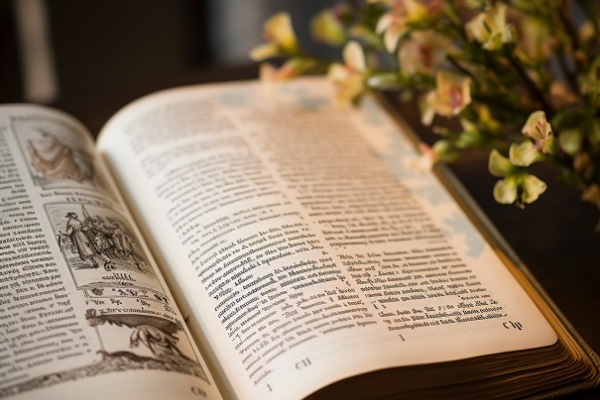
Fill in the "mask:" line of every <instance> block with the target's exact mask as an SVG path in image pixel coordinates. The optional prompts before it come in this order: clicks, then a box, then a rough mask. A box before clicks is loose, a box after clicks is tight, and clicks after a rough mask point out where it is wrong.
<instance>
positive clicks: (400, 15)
mask: <svg viewBox="0 0 600 400" xmlns="http://www.w3.org/2000/svg"><path fill="white" fill-rule="evenodd" d="M370 2H371V3H385V4H387V5H388V7H389V11H388V12H387V13H385V14H383V15H382V16H381V18H380V19H379V21H377V26H376V28H375V30H376V32H377V33H379V34H383V43H384V46H385V48H386V50H387V51H389V52H390V53H393V52H395V51H396V47H397V46H398V41H399V40H400V38H401V37H402V36H404V35H405V34H406V32H408V30H409V28H410V24H414V23H418V22H420V21H423V20H425V19H426V18H428V17H429V13H428V10H427V7H425V6H424V5H423V4H421V3H420V2H418V1H417V0H392V1H390V0H371V1H370Z"/></svg>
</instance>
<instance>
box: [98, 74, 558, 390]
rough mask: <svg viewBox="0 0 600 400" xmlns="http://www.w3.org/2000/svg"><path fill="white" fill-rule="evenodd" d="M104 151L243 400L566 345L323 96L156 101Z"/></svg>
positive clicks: (368, 122)
mask: <svg viewBox="0 0 600 400" xmlns="http://www.w3.org/2000/svg"><path fill="white" fill-rule="evenodd" d="M99 151H100V152H101V153H102V154H103V156H104V157H105V158H106V160H107V161H108V164H109V165H110V168H111V169H112V171H113V172H114V174H115V175H116V176H117V178H118V180H119V182H120V185H121V187H122V190H123V192H124V193H125V196H126V197H127V199H128V201H129V202H130V203H131V204H133V205H134V207H135V209H136V214H137V216H138V217H139V219H140V221H142V222H140V224H141V226H143V228H142V229H143V230H144V233H146V234H147V235H148V240H149V241H150V242H151V243H152V246H153V248H154V249H155V250H156V251H157V254H158V258H159V259H160V260H161V261H162V263H163V264H164V267H165V269H167V270H168V272H167V275H169V276H170V277H171V278H172V279H173V282H174V284H175V285H176V286H177V292H178V293H181V294H182V296H183V300H182V301H183V302H184V303H185V306H184V308H185V309H186V310H188V312H190V314H191V316H192V318H191V319H190V322H191V325H192V327H193V329H194V330H196V331H202V332H203V341H204V340H205V341H206V342H207V343H208V345H209V346H210V348H211V351H213V352H214V358H215V360H216V361H215V363H217V362H218V363H220V365H221V366H222V369H223V373H224V374H225V375H226V376H227V378H228V383H229V386H230V387H229V389H230V390H231V391H232V393H233V394H234V395H236V396H238V397H240V398H244V399H281V398H286V399H295V398H302V397H303V396H305V395H307V394H309V393H310V392H312V391H314V390H316V389H318V388H320V387H322V386H324V385H326V384H328V383H331V382H334V381H337V380H339V379H342V378H344V377H348V376H351V375H354V374H359V373H362V372H365V371H372V370H375V369H379V368H387V367H392V366H400V365H414V364H421V363H431V362H439V361H447V360H455V359H460V358H464V357H474V356H480V355H484V354H491V353H497V352H504V351H511V350H518V349H525V348H530V347H537V346H545V345H549V344H552V343H554V342H555V341H556V336H555V334H554V332H553V331H552V330H551V328H550V327H549V326H548V324H547V323H546V322H545V320H544V319H543V317H542V316H541V315H540V313H539V312H538V310H537V309H536V308H535V306H534V305H533V304H532V302H531V301H530V300H529V299H528V297H527V296H526V294H525V293H524V292H523V291H522V290H521V288H520V287H519V286H518V284H516V282H515V281H514V280H513V278H512V277H511V275H510V274H509V273H508V272H507V270H506V269H505V267H504V266H503V265H502V263H501V262H500V261H499V259H498V258H497V257H496V255H495V253H494V252H493V251H492V249H491V248H490V247H489V246H488V245H487V244H486V243H485V242H484V241H483V239H482V237H481V236H480V235H479V233H478V232H477V231H476V230H475V229H474V227H473V226H472V225H471V224H470V223H469V221H468V220H467V218H466V217H465V215H464V214H463V213H462V212H461V210H460V209H459V208H458V207H457V206H456V204H455V203H454V202H453V201H452V200H451V198H450V196H449V195H448V194H447V193H446V192H445V190H444V189H443V187H442V186H441V185H440V184H439V183H438V182H437V181H436V179H435V178H434V177H433V176H432V175H430V174H420V173H418V172H417V171H415V170H414V169H413V168H411V167H410V164H411V163H412V162H414V161H415V160H416V157H417V156H416V154H415V152H414V151H413V148H412V147H411V145H410V143H409V142H408V141H407V139H406V138H405V137H404V136H402V135H401V134H400V133H399V131H398V127H397V126H396V125H395V124H394V123H393V121H392V120H391V119H389V118H388V116H387V115H386V114H385V113H383V112H382V110H381V109H380V108H379V107H378V106H377V105H376V103H374V102H373V101H367V102H366V103H365V104H363V106H362V107H361V108H360V109H352V110H350V109H339V108H337V107H335V106H334V105H333V104H332V88H331V87H330V86H329V83H328V82H327V81H325V80H322V79H319V78H314V79H303V80H299V81H293V82H290V83H286V84H281V85H273V86H267V85H264V84H261V83H259V82H252V83H233V84H222V85H211V86H203V87H189V88H182V89H177V90H171V91H167V92H164V93H161V94H156V95H152V96H149V97H147V98H145V99H143V100H141V101H138V102H137V103H135V104H133V105H131V106H130V107H128V108H127V109H126V110H124V111H123V112H121V113H120V114H119V115H117V116H116V117H115V118H114V119H113V120H112V121H111V122H110V123H109V124H108V125H107V127H106V128H105V129H104V130H103V132H102V134H101V137H100V140H99Z"/></svg>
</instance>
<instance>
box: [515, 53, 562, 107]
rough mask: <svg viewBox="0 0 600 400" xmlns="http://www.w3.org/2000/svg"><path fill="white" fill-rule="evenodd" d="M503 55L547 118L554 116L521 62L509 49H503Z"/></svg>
mask: <svg viewBox="0 0 600 400" xmlns="http://www.w3.org/2000/svg"><path fill="white" fill-rule="evenodd" d="M504 55H505V57H506V59H507V60H508V62H509V63H510V65H512V66H513V68H514V69H515V72H516V73H517V75H518V76H519V78H520V80H521V81H522V82H523V84H524V85H525V86H527V89H528V90H529V91H530V93H531V94H532V95H533V96H534V97H535V98H536V99H537V101H538V102H539V103H540V105H541V107H542V109H543V110H544V112H545V113H546V116H547V118H549V119H550V118H552V117H553V116H554V109H553V107H552V106H551V105H550V103H549V102H548V100H547V99H546V96H544V94H543V93H542V91H541V90H540V88H538V87H537V85H536V84H535V82H534V81H533V80H532V79H531V78H530V77H529V75H527V72H526V71H525V70H524V69H523V66H522V65H521V63H520V62H519V61H518V60H517V59H516V58H515V57H514V56H513V55H512V54H511V53H510V51H505V52H504Z"/></svg>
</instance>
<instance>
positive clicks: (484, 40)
mask: <svg viewBox="0 0 600 400" xmlns="http://www.w3.org/2000/svg"><path fill="white" fill-rule="evenodd" d="M465 28H466V30H467V32H468V34H469V35H470V36H471V37H472V38H473V39H475V40H476V41H478V42H479V43H481V44H482V46H483V48H484V49H486V50H498V49H500V48H501V47H502V46H503V45H504V44H505V43H509V42H512V41H513V40H514V34H513V30H512V27H511V26H510V25H509V24H508V23H507V21H506V6H505V5H504V4H496V5H495V6H494V7H492V8H491V9H490V10H489V11H486V12H482V13H480V14H478V15H477V16H475V17H474V18H473V19H471V20H470V21H469V22H467V24H466V27H465Z"/></svg>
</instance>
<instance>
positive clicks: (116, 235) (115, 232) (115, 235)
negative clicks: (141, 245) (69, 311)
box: [112, 222, 142, 271]
mask: <svg viewBox="0 0 600 400" xmlns="http://www.w3.org/2000/svg"><path fill="white" fill-rule="evenodd" d="M112 240H113V243H114V245H115V251H116V252H117V254H119V255H120V256H121V257H124V258H127V259H128V260H129V261H131V262H133V263H134V264H135V266H136V267H138V269H139V270H140V271H141V270H142V267H141V265H140V262H139V261H138V259H137V258H136V257H135V253H134V252H133V243H132V242H131V239H130V238H129V235H127V233H125V231H124V230H123V228H121V226H120V225H119V223H118V222H113V224H112Z"/></svg>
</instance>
